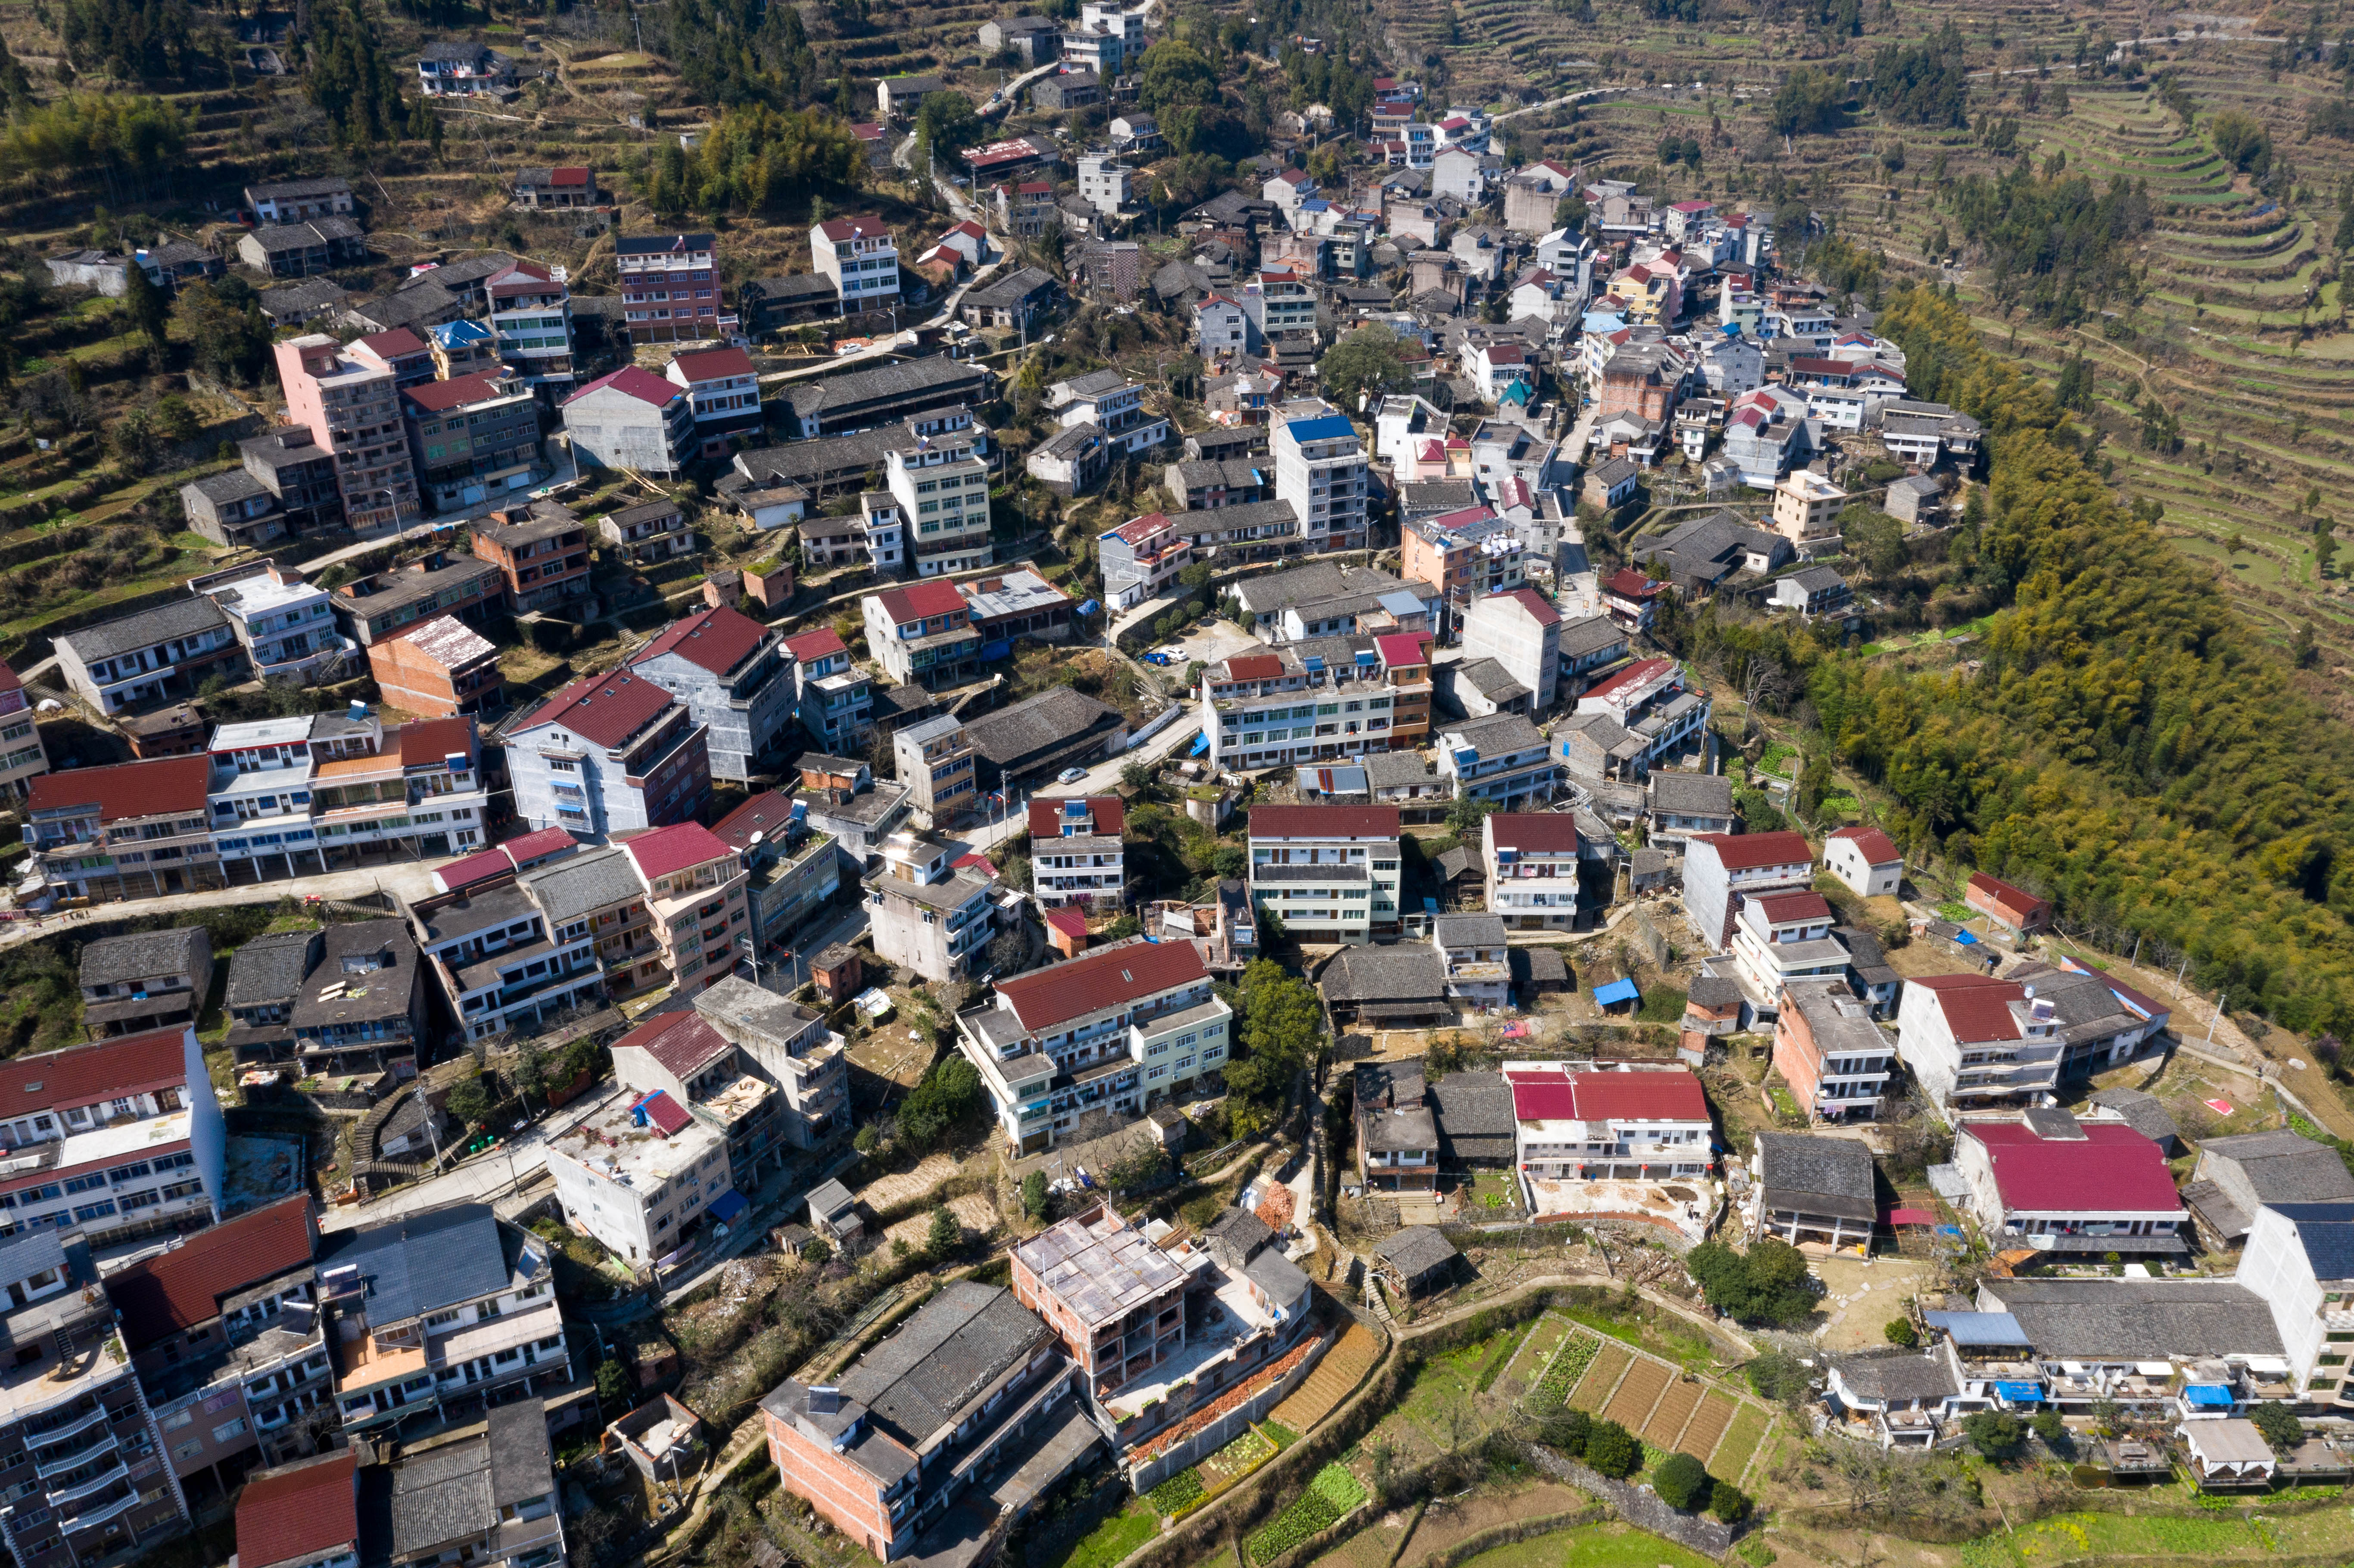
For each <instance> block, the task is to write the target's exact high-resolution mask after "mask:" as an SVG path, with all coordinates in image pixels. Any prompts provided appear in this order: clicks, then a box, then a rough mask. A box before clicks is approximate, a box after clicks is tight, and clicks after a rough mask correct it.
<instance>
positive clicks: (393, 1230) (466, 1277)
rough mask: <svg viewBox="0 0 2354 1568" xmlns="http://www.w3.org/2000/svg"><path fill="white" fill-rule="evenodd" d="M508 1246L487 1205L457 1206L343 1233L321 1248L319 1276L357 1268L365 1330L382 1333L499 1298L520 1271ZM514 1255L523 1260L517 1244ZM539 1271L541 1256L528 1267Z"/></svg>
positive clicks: (339, 1233)
mask: <svg viewBox="0 0 2354 1568" xmlns="http://www.w3.org/2000/svg"><path fill="white" fill-rule="evenodd" d="M508 1246H509V1243H508V1241H507V1239H506V1237H505V1235H504V1234H503V1233H502V1232H501V1230H500V1227H499V1222H498V1220H497V1218H496V1216H494V1215H493V1213H491V1206H490V1205H489V1204H488V1203H458V1204H453V1205H451V1207H449V1208H446V1209H431V1210H428V1211H427V1212H426V1213H420V1214H410V1215H408V1216H406V1217H404V1218H402V1219H398V1220H393V1221H390V1222H388V1223H387V1224H381V1225H370V1226H368V1227H367V1228H366V1229H365V1230H352V1231H339V1232H337V1233H335V1234H334V1235H333V1236H331V1237H329V1238H328V1239H326V1240H325V1241H323V1242H322V1243H321V1244H320V1255H319V1272H320V1274H321V1276H322V1277H324V1276H326V1275H329V1274H332V1273H333V1272H334V1270H336V1269H338V1268H342V1267H345V1266H350V1267H352V1268H355V1269H356V1270H357V1271H358V1275H359V1278H360V1280H361V1281H362V1283H363V1284H365V1285H366V1287H367V1298H366V1303H365V1309H366V1313H367V1319H368V1324H369V1326H370V1327H371V1328H375V1329H384V1328H388V1327H390V1326H392V1325H394V1324H396V1323H402V1322H406V1321H408V1319H411V1318H421V1317H423V1316H424V1315H425V1314H426V1313H428V1312H438V1311H440V1309H441V1308H444V1307H450V1306H454V1305H456V1304H458V1303H460V1302H464V1301H472V1300H475V1299H478V1298H482V1297H484V1296H494V1295H496V1294H498V1293H499V1292H500V1291H501V1290H504V1288H506V1287H507V1286H508V1284H509V1283H510V1282H511V1281H512V1280H513V1279H514V1276H515V1273H516V1270H517V1261H516V1258H514V1257H510V1256H509V1255H508ZM516 1251H517V1255H518V1256H520V1255H521V1253H522V1248H521V1246H520V1245H517V1247H516ZM542 1266H544V1260H541V1259H540V1258H539V1256H538V1255H537V1254H536V1253H534V1254H533V1255H532V1256H531V1259H530V1260H529V1261H528V1262H527V1263H526V1265H525V1267H526V1271H527V1272H530V1273H536V1272H537V1271H538V1269H539V1268H540V1267H542Z"/></svg>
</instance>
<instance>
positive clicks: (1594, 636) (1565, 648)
mask: <svg viewBox="0 0 2354 1568" xmlns="http://www.w3.org/2000/svg"><path fill="white" fill-rule="evenodd" d="M1626 641H1627V633H1626V630H1625V629H1624V628H1622V627H1621V626H1619V624H1618V623H1617V621H1615V620H1611V619H1610V618H1609V617H1608V616H1606V615H1588V616H1582V617H1580V618H1579V619H1577V620H1569V621H1564V622H1563V623H1562V628H1561V643H1560V647H1561V652H1562V653H1563V654H1564V656H1566V657H1571V658H1584V657H1585V655H1587V654H1589V653H1599V652H1602V651H1603V650H1604V649H1606V648H1615V647H1618V646H1621V645H1623V644H1624V643H1625V642H1626Z"/></svg>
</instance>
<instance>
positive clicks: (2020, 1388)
mask: <svg viewBox="0 0 2354 1568" xmlns="http://www.w3.org/2000/svg"><path fill="white" fill-rule="evenodd" d="M1994 1391H1995V1393H1997V1394H1999V1395H2000V1396H2001V1397H2002V1398H2004V1399H2010V1400H2018V1401H2020V1402H2022V1403H2031V1402H2033V1401H2035V1400H2040V1399H2041V1398H2042V1397H2043V1385H2042V1384H2041V1383H1997V1384H1995V1385H1994Z"/></svg>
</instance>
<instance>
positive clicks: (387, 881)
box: [0, 858, 450, 947]
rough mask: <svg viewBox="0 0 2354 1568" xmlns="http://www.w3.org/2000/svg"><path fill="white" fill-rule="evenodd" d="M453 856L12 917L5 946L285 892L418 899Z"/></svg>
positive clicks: (1, 940)
mask: <svg viewBox="0 0 2354 1568" xmlns="http://www.w3.org/2000/svg"><path fill="white" fill-rule="evenodd" d="M449 863H450V861H449V859H447V858H445V859H440V860H426V861H408V862H404V863H400V864H398V865H383V866H374V867H371V868H369V869H367V870H365V871H331V872H329V873H327V874H325V875H323V876H294V877H284V878H281V879H280V880H279V881H276V882H261V883H247V884H244V885H240V886H237V887H223V888H217V889H215V890H214V891H211V892H208V893H175V894H172V895H169V896H168V897H163V898H132V899H126V900H125V901H123V902H122V903H120V904H101V905H98V906H95V907H93V908H90V909H88V910H67V911H65V912H63V913H61V914H56V915H46V916H38V917H37V918H30V919H24V920H12V921H10V922H8V924H7V926H6V927H5V928H0V947H8V946H11V945H13V944H15V943H17V942H26V941H30V940H32V939H33V938H36V937H46V936H48V935H51V934H53V933H55V932H58V931H62V930H65V929H67V928H69V927H72V926H75V925H79V924H82V923H85V922H87V921H91V920H121V919H127V918H129V917H130V916H134V915H177V914H178V913H179V912H180V911H182V910H183V909H221V908H227V907H228V906H231V905H237V904H274V903H276V902H277V901H278V900H279V899H281V898H305V897H319V898H339V899H356V898H363V897H366V896H367V895H370V894H373V893H377V892H385V893H393V892H397V893H398V894H399V895H401V896H402V897H403V898H409V899H417V898H424V897H428V896H429V895H431V894H432V892H433V872H434V870H435V868H437V867H439V866H444V865H448V864H449Z"/></svg>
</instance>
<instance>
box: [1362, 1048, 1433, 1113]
mask: <svg viewBox="0 0 2354 1568" xmlns="http://www.w3.org/2000/svg"><path fill="white" fill-rule="evenodd" d="M1353 1078H1354V1089H1355V1098H1356V1103H1357V1105H1358V1106H1359V1107H1361V1108H1364V1107H1376V1106H1386V1105H1391V1104H1396V1105H1402V1106H1412V1105H1420V1104H1421V1103H1422V1102H1423V1097H1424V1087H1423V1081H1422V1058H1421V1057H1419V1056H1417V1057H1416V1058H1415V1059H1414V1060H1412V1061H1410V1062H1360V1063H1358V1064H1357V1065H1356V1070H1355V1073H1354V1075H1353Z"/></svg>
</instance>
